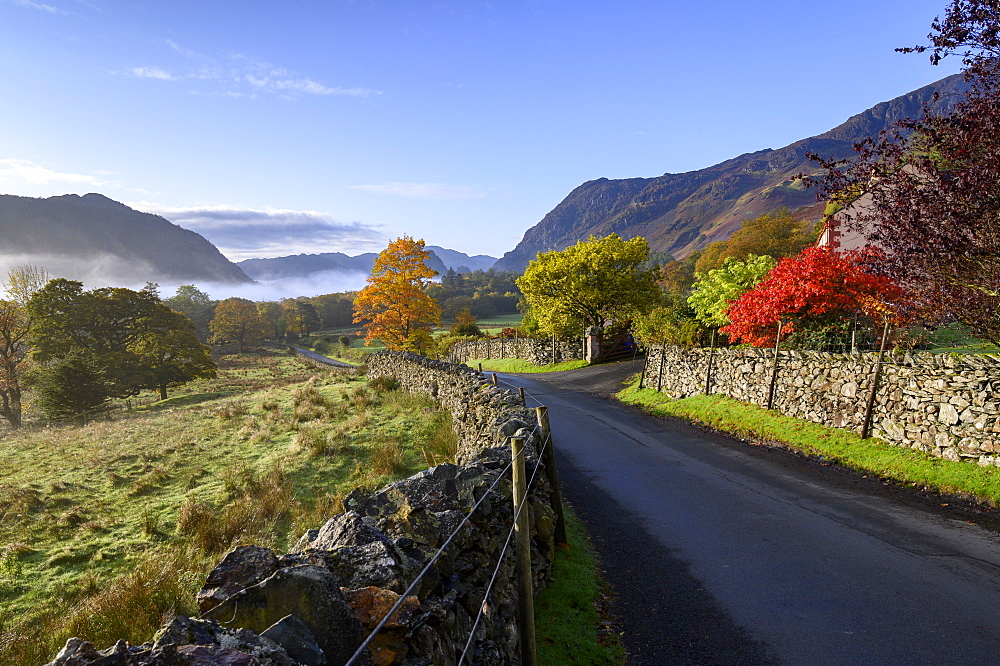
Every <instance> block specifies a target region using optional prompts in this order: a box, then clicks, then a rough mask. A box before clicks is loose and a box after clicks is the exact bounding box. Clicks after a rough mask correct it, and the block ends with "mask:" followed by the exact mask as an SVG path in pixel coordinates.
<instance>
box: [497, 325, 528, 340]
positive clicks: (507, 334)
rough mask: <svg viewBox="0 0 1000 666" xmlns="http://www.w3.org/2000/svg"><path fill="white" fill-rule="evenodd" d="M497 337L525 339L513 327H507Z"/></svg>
mask: <svg viewBox="0 0 1000 666" xmlns="http://www.w3.org/2000/svg"><path fill="white" fill-rule="evenodd" d="M496 337H498V338H518V337H523V336H522V335H521V334H520V333H518V332H517V329H516V328H511V327H509V326H507V327H506V328H504V329H503V330H502V331H500V334H499V335H497V336H496Z"/></svg>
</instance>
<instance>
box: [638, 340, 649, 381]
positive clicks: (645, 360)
mask: <svg viewBox="0 0 1000 666" xmlns="http://www.w3.org/2000/svg"><path fill="white" fill-rule="evenodd" d="M648 365H649V350H648V349H647V350H646V355H645V356H643V357H642V372H640V373H639V388H645V387H644V386H643V384H644V383H645V382H646V367H647V366H648Z"/></svg>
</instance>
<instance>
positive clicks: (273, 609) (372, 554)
mask: <svg viewBox="0 0 1000 666" xmlns="http://www.w3.org/2000/svg"><path fill="white" fill-rule="evenodd" d="M369 374H370V376H371V377H376V376H395V377H397V378H398V379H399V380H400V382H401V384H402V385H403V386H404V387H408V388H409V389H410V390H420V391H426V392H428V393H430V394H432V395H434V396H435V397H436V399H437V400H438V401H439V402H440V403H441V404H442V405H444V406H445V407H447V408H449V409H451V410H452V414H453V416H454V423H455V426H456V431H457V432H458V433H459V434H460V436H461V437H462V440H461V443H460V453H461V456H460V457H461V460H460V462H459V464H444V465H439V466H437V467H434V468H431V469H428V470H425V471H423V472H420V473H418V474H416V475H414V476H412V477H410V478H408V479H404V480H402V481H398V482H395V483H392V484H389V485H388V486H386V487H384V488H382V489H380V490H378V491H374V492H372V491H365V490H355V491H354V492H352V493H351V494H349V495H348V497H347V498H346V499H345V511H344V512H343V513H341V514H338V515H336V516H333V517H331V518H330V519H329V520H328V521H327V522H326V523H325V524H324V525H323V526H321V527H318V528H315V529H311V530H308V531H307V532H306V533H305V534H304V535H303V536H302V538H301V539H300V540H299V541H298V543H297V544H296V546H295V547H294V548H293V549H292V552H290V553H288V554H285V555H281V556H278V555H277V554H275V553H273V552H271V551H270V550H268V549H266V548H262V547H259V546H241V547H239V548H236V549H235V550H233V551H232V552H230V553H229V554H227V555H226V556H225V557H224V558H223V559H222V561H221V562H220V564H219V565H218V566H217V567H216V568H215V570H213V571H212V572H211V573H210V574H209V576H208V578H207V580H206V584H205V586H204V588H203V589H202V591H201V592H200V593H199V595H198V599H199V603H200V604H202V609H203V611H204V615H205V619H194V618H185V617H177V618H173V619H172V620H171V621H169V622H168V623H167V624H166V625H165V626H164V628H163V629H161V631H160V632H159V633H158V634H157V636H156V637H155V638H154V640H153V641H151V642H149V643H146V644H143V645H141V646H130V645H128V644H126V643H124V642H121V643H119V644H118V645H116V646H114V647H112V648H108V650H105V651H102V652H98V651H97V650H96V649H95V648H94V647H93V646H92V645H90V644H89V643H85V642H83V641H80V640H78V639H72V640H71V641H70V642H68V643H67V645H66V648H65V649H64V650H63V651H62V652H61V653H60V655H59V657H57V659H56V660H55V661H54V662H52V664H54V665H55V664H58V665H59V666H78V665H80V666H82V665H85V664H95V665H96V664H102V665H103V664H110V663H127V664H149V665H151V666H152V665H156V666H161V665H162V666H166V665H167V664H170V665H171V666H174V665H176V664H189V663H192V664H193V663H197V664H199V665H208V664H246V665H247V666H257V665H260V666H269V665H272V664H273V665H275V666H293V664H294V663H296V662H297V663H301V664H307V665H308V666H314V665H315V666H319V665H320V664H322V663H327V664H342V663H344V661H345V660H346V659H347V658H348V656H349V655H350V654H352V653H353V652H354V650H355V649H356V648H357V646H358V645H360V644H361V641H362V640H363V639H364V637H365V636H366V635H367V633H368V632H369V631H370V630H372V629H373V628H374V626H375V625H377V624H378V621H379V620H380V619H381V617H383V616H384V615H385V614H386V612H388V609H389V608H391V606H392V604H394V603H395V601H396V600H398V599H400V597H401V595H402V593H403V592H404V591H405V590H406V588H408V587H409V586H410V584H411V583H412V582H413V581H414V580H416V576H417V575H418V573H419V572H420V571H422V570H423V569H424V568H425V567H428V566H429V567H430V568H429V569H428V575H427V576H426V577H425V578H424V579H422V581H421V582H420V584H419V585H417V586H416V588H415V589H414V590H413V592H412V593H411V594H409V595H408V596H407V597H405V598H404V600H403V607H402V608H401V609H400V611H399V612H397V613H396V614H394V616H393V617H392V618H391V619H390V622H388V624H387V627H386V629H385V630H383V632H380V634H379V635H378V636H377V637H376V639H375V640H374V641H373V642H372V644H371V647H370V648H369V651H368V655H366V658H365V660H363V663H375V664H379V666H382V665H386V666H388V665H389V664H409V665H410V666H430V665H432V664H433V665H435V666H437V665H439V664H440V665H442V666H450V665H453V664H456V663H457V660H458V657H459V655H460V654H461V652H462V650H463V648H464V646H465V643H466V641H467V639H468V637H469V634H470V632H471V631H472V626H473V623H474V618H475V617H476V614H477V613H478V612H479V610H480V609H485V616H484V619H483V621H482V622H480V624H479V626H478V628H477V630H476V640H475V656H474V661H475V663H484V664H513V663H517V662H518V651H517V642H518V634H517V618H516V600H515V592H516V590H515V589H514V587H513V586H514V580H515V576H514V571H513V568H514V566H515V564H514V558H513V554H512V551H511V549H507V551H505V550H504V543H505V541H506V539H507V534H508V533H509V531H510V529H511V526H512V520H513V509H512V502H511V498H510V493H511V490H510V480H509V475H508V474H506V473H505V470H506V468H507V465H508V463H509V462H510V449H509V446H508V445H507V438H508V437H509V436H511V435H514V434H517V435H519V436H524V437H525V438H526V446H525V449H526V452H527V454H526V466H527V468H528V469H529V470H531V469H533V468H534V467H535V465H536V464H538V459H537V454H536V447H537V444H538V442H537V436H536V435H535V434H534V433H533V424H534V415H533V413H532V412H530V411H529V410H527V409H525V408H524V407H523V405H521V404H520V400H519V397H518V396H517V394H515V393H513V392H512V391H506V390H504V389H500V388H497V387H495V386H492V384H490V383H489V382H487V381H485V378H484V377H483V376H482V375H481V374H480V373H478V372H475V371H472V370H471V369H469V368H464V367H460V366H455V365H451V364H447V363H441V362H438V361H431V360H430V359H425V358H423V357H419V356H415V355H412V354H400V353H389V354H386V355H385V356H382V357H381V358H376V359H373V362H372V363H370V365H369ZM494 483H496V490H495V491H494V492H493V493H487V491H488V490H489V488H491V487H492V486H493V485H494ZM551 496H552V489H551V487H550V486H549V485H548V482H547V480H546V478H545V475H544V474H538V475H537V476H536V478H535V482H534V485H533V486H532V488H531V490H530V492H529V497H528V510H529V511H528V512H529V521H530V524H531V528H532V539H531V547H532V571H533V574H534V578H535V583H536V590H538V589H541V587H542V586H544V584H545V583H546V582H547V581H548V580H549V578H550V577H551V560H552V555H553V550H554V544H553V531H554V525H555V513H554V511H553V509H552V500H551ZM477 503H479V506H478V508H477V509H476V511H475V512H474V513H472V514H471V516H470V518H469V520H468V521H466V520H465V517H466V516H467V515H468V514H469V513H470V512H471V511H472V509H473V507H474V506H476V504H477ZM453 533H454V538H452V539H451V541H450V542H448V539H449V538H450V537H451V536H452V534H453ZM446 542H448V545H447V547H446V548H445V549H444V551H443V553H442V555H441V557H439V558H438V559H437V560H436V561H434V562H433V564H431V560H432V558H433V557H434V555H435V554H436V553H437V551H438V549H439V548H440V547H442V546H443V545H444V544H445V543H446ZM502 555H503V557H501V556H502ZM498 561H499V576H498V577H497V584H496V586H495V587H494V588H493V589H492V591H491V592H490V596H489V598H488V600H487V599H486V588H487V585H488V582H489V579H490V578H491V577H492V575H493V571H494V570H495V569H497V567H498ZM484 601H488V603H486V604H485V605H484ZM376 618H378V619H376ZM109 655H111V657H109ZM109 658H110V659H112V660H113V661H108V659H109ZM369 658H370V661H368V660H367V659H369ZM114 660H117V661H114ZM185 660H186V661H185ZM293 660H294V661H293Z"/></svg>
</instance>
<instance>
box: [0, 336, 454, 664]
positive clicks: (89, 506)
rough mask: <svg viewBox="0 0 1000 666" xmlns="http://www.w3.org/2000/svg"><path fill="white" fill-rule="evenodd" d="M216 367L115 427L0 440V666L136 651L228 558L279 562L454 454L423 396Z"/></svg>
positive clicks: (250, 361)
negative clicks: (248, 549) (345, 512)
mask: <svg viewBox="0 0 1000 666" xmlns="http://www.w3.org/2000/svg"><path fill="white" fill-rule="evenodd" d="M220 367H221V371H220V375H219V377H218V378H217V379H213V380H205V381H203V382H197V383H193V384H192V385H190V386H189V387H187V389H188V391H189V392H188V393H186V394H184V393H180V392H178V394H177V395H175V396H172V397H171V398H170V399H168V400H166V401H163V402H153V403H149V404H145V405H143V406H142V407H141V408H139V409H133V410H131V411H127V412H124V413H121V414H119V415H116V416H115V418H114V420H109V421H98V422H93V423H91V424H89V425H87V426H84V427H69V426H66V427H57V428H26V429H24V430H22V431H19V432H12V431H9V430H8V431H4V438H3V440H2V445H0V663H2V664H39V663H44V662H45V661H47V660H48V659H50V658H51V657H52V656H53V654H54V653H55V651H57V650H58V648H59V647H61V645H62V644H63V643H64V642H65V640H66V639H67V638H68V637H69V636H72V635H79V636H81V637H83V638H85V639H87V640H90V641H92V642H93V643H95V644H97V645H98V646H100V647H104V646H107V645H110V644H112V643H113V642H114V641H115V640H117V639H118V638H128V639H129V640H131V641H132V642H133V643H142V642H144V641H145V640H147V639H148V638H149V637H150V636H151V634H152V631H153V629H155V627H156V626H158V625H159V623H160V617H161V615H162V614H163V613H165V612H168V611H170V610H174V611H177V612H188V613H190V612H195V611H196V609H194V608H193V607H192V603H193V595H194V592H195V591H196V590H197V589H198V587H199V586H200V584H201V582H202V581H203V580H204V575H205V573H207V570H208V569H209V568H210V567H211V566H212V565H213V564H214V563H215V562H216V561H217V560H218V558H219V556H220V555H221V554H222V553H224V552H225V551H226V550H228V549H229V548H230V547H232V546H233V545H235V544H238V543H251V542H252V543H259V544H261V545H265V546H270V547H272V548H275V549H276V550H278V551H280V552H285V551H286V550H287V549H288V548H289V547H290V545H292V544H293V543H294V542H295V540H297V539H298V537H299V536H300V535H301V534H302V533H303V532H304V531H305V530H306V529H309V528H314V527H318V526H319V525H321V524H322V523H323V522H325V520H326V519H327V518H328V517H329V516H332V515H334V514H335V513H338V512H340V511H341V510H342V508H341V505H340V499H341V498H342V497H343V496H344V495H345V494H346V493H347V492H349V491H350V490H351V489H353V488H354V487H356V486H364V487H370V488H376V487H379V486H381V485H384V484H385V483H388V482H389V481H392V480H394V479H396V478H401V477H405V476H408V475H410V474H412V473H414V472H416V471H418V470H421V469H424V468H425V467H426V466H428V465H432V464H437V463H440V462H444V461H446V460H449V459H450V458H451V457H453V456H454V451H455V441H454V435H453V433H452V431H451V423H450V417H448V415H447V414H445V413H443V412H441V411H439V410H437V409H436V408H435V407H434V405H433V403H432V402H431V400H430V399H429V398H427V397H424V396H419V395H411V394H408V393H405V392H402V391H399V390H393V387H388V386H376V387H370V386H368V383H367V382H366V381H365V380H364V379H363V378H361V377H357V376H353V375H344V374H339V373H336V372H325V371H323V370H319V369H317V368H315V367H313V366H309V365H306V364H303V363H300V362H298V361H296V360H295V359H294V358H293V357H291V356H276V357H257V356H251V355H244V356H239V357H225V358H223V359H222V362H221V363H220ZM163 572H170V573H171V575H170V576H167V575H166V574H164V573H163Z"/></svg>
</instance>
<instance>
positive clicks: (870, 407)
mask: <svg viewBox="0 0 1000 666" xmlns="http://www.w3.org/2000/svg"><path fill="white" fill-rule="evenodd" d="M888 339H889V320H888V319H886V320H885V326H884V327H883V328H882V344H880V345H879V348H878V356H877V357H876V358H875V376H874V377H872V389H871V391H869V392H868V404H867V405H865V422H864V425H862V426H861V439H868V437H869V436H870V435H871V430H872V412H874V411H875V392H876V391H878V385H879V380H881V379H882V359H883V358H885V343H886V340H888Z"/></svg>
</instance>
